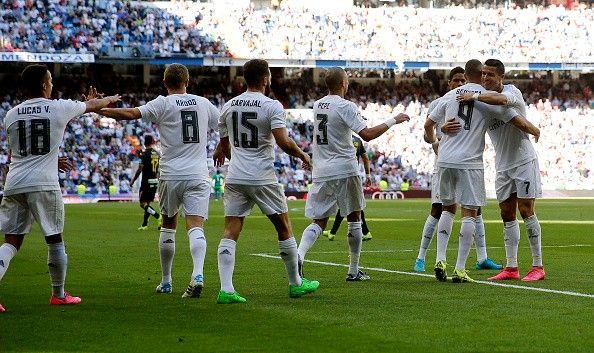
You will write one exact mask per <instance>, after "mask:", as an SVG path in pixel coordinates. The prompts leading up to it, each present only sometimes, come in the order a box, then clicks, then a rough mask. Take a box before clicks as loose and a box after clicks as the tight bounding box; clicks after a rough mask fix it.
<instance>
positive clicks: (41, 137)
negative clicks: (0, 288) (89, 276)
mask: <svg viewBox="0 0 594 353" xmlns="http://www.w3.org/2000/svg"><path fill="white" fill-rule="evenodd" d="M21 81H22V85H23V93H24V95H25V96H26V97H27V100H26V101H24V102H22V103H21V104H19V105H17V106H16V107H14V108H12V109H11V110H9V111H8V113H7V114H6V117H5V119H4V125H5V128H6V132H7V135H8V146H9V148H10V153H11V161H10V165H9V171H8V175H7V176H6V184H5V186H4V198H3V199H2V203H1V204H0V229H1V230H2V232H4V234H5V243H4V244H3V245H2V246H0V280H1V279H2V277H3V276H4V274H5V273H6V270H7V269H8V265H9V263H10V261H11V259H12V258H13V257H14V256H15V255H16V253H17V251H18V250H19V248H20V247H21V245H22V244H23V240H24V237H25V234H27V233H29V231H30V230H31V224H32V223H33V220H35V221H36V222H37V223H38V224H39V227H40V228H41V232H42V233H43V235H45V241H46V243H47V246H48V256H47V260H48V269H49V275H50V278H51V281H52V297H51V299H50V304H52V305H62V304H78V303H80V302H81V299H80V298H78V297H73V296H71V295H70V294H68V293H67V292H64V281H65V279H66V267H67V262H68V258H67V255H66V250H65V247H64V242H63V240H62V231H63V230H64V204H63V203H62V193H61V191H60V185H59V184H58V152H59V149H60V144H61V143H62V139H63V137H64V129H65V128H66V124H68V122H69V121H70V120H71V119H73V118H75V117H77V116H79V115H82V114H84V113H86V112H91V111H97V110H99V109H101V108H103V107H106V106H107V105H108V104H110V103H113V102H117V101H118V100H119V96H111V97H106V98H102V99H90V100H88V101H86V102H76V101H71V100H63V99H58V100H52V99H49V98H50V97H51V94H52V87H53V84H52V75H51V73H50V72H49V71H48V69H47V67H45V66H44V65H29V66H27V67H26V68H25V69H24V70H23V72H22V74H21ZM91 91H94V90H93V88H92V87H91ZM95 93H96V92H94V93H93V92H92V93H91V94H92V95H93V96H95ZM90 98H91V97H90ZM1 311H4V309H3V308H2V305H0V312H1Z"/></svg>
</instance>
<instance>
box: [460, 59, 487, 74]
mask: <svg viewBox="0 0 594 353" xmlns="http://www.w3.org/2000/svg"><path fill="white" fill-rule="evenodd" d="M482 69H483V63H482V62H481V61H480V60H477V59H471V60H468V61H467V62H466V65H464V74H465V75H466V76H468V77H471V78H480V76H481V74H482V72H481V71H482Z"/></svg>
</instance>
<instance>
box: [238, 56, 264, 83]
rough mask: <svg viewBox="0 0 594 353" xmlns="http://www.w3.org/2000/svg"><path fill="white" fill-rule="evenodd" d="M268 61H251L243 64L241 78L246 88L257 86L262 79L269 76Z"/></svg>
mask: <svg viewBox="0 0 594 353" xmlns="http://www.w3.org/2000/svg"><path fill="white" fill-rule="evenodd" d="M269 72H270V69H269V67H268V61H266V60H262V59H253V60H250V61H248V62H246V63H245V64H243V78H244V79H245V83H247V85H248V87H255V86H259V85H260V82H262V78H263V77H266V76H268V75H269Z"/></svg>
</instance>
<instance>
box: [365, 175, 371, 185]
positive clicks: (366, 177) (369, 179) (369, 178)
mask: <svg viewBox="0 0 594 353" xmlns="http://www.w3.org/2000/svg"><path fill="white" fill-rule="evenodd" d="M365 186H366V187H370V186H371V175H369V174H368V175H366V176H365Z"/></svg>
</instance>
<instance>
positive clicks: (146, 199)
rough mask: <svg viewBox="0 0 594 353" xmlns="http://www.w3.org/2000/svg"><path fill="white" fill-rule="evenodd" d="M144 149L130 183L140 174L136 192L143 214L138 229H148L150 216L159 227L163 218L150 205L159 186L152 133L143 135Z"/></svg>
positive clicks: (157, 158)
mask: <svg viewBox="0 0 594 353" xmlns="http://www.w3.org/2000/svg"><path fill="white" fill-rule="evenodd" d="M144 147H145V150H144V151H143V152H142V155H141V157H140V164H139V165H138V169H137V170H136V174H134V177H133V178H132V181H131V182H130V185H131V186H132V185H134V182H135V181H136V179H138V177H139V176H140V175H141V174H142V179H141V182H140V191H139V193H138V197H139V201H140V208H142V209H143V210H144V216H143V219H142V225H141V226H140V227H138V230H147V229H148V220H149V217H150V216H153V217H155V218H156V219H157V224H158V228H159V229H161V223H162V222H163V218H162V217H161V215H159V213H158V212H157V211H155V209H153V208H152V207H151V202H153V201H155V194H156V193H157V189H158V187H159V179H158V178H157V175H158V172H159V158H160V157H159V152H158V151H157V150H156V149H155V139H154V138H153V136H152V135H146V136H145V137H144Z"/></svg>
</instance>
